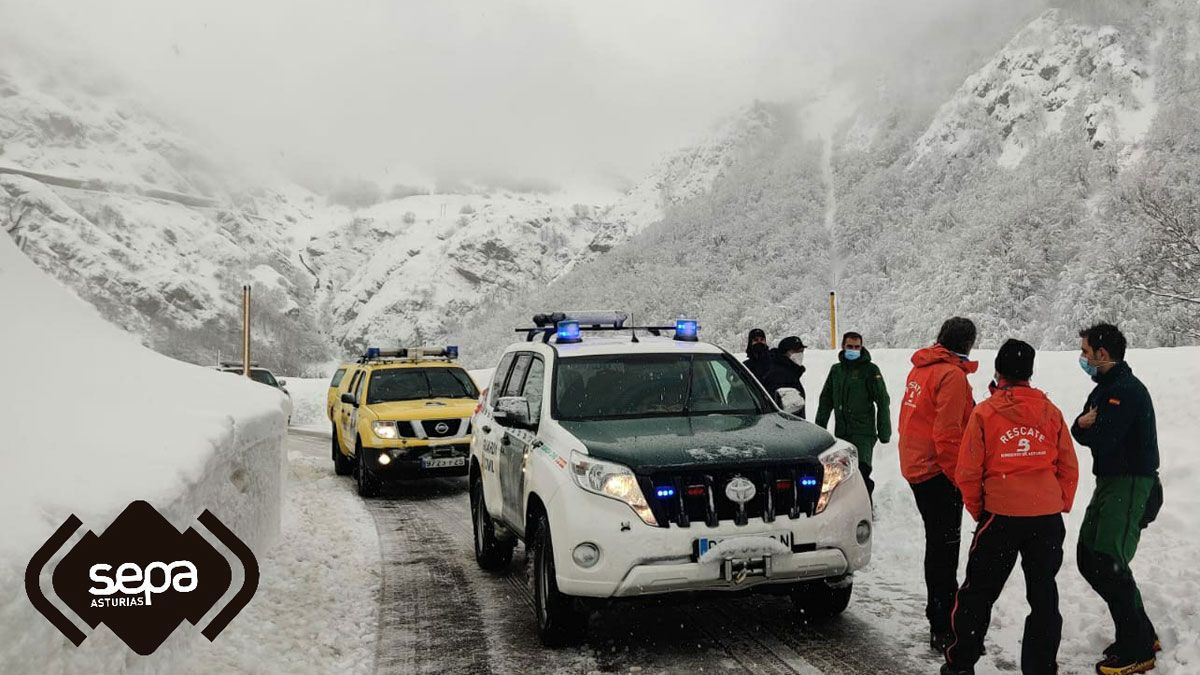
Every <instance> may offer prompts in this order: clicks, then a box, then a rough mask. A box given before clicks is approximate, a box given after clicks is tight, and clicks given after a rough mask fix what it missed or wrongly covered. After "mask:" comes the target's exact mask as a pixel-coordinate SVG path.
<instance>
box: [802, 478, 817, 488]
mask: <svg viewBox="0 0 1200 675" xmlns="http://www.w3.org/2000/svg"><path fill="white" fill-rule="evenodd" d="M816 486H817V479H816V478H813V477H812V476H801V477H800V487H816Z"/></svg>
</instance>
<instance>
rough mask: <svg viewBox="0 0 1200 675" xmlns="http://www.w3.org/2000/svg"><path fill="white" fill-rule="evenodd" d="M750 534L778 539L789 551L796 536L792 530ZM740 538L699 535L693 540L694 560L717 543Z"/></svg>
mask: <svg viewBox="0 0 1200 675" xmlns="http://www.w3.org/2000/svg"><path fill="white" fill-rule="evenodd" d="M750 536H754V537H767V538H770V539H774V540H775V541H778V542H779V543H781V544H783V545H784V546H786V547H788V550H789V551H790V550H792V542H793V541H794V536H793V535H792V533H791V532H767V533H764V534H755V535H750ZM738 538H739V537H736V536H735V537H698V538H697V539H696V540H695V541H693V542H692V561H693V562H694V561H696V560H699V559H700V556H702V555H704V554H705V553H708V550H709V549H710V548H712V547H714V546H716V545H717V544H719V543H721V542H722V541H725V540H726V539H738Z"/></svg>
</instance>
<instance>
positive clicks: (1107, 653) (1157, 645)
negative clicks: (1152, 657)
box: [1104, 636, 1162, 656]
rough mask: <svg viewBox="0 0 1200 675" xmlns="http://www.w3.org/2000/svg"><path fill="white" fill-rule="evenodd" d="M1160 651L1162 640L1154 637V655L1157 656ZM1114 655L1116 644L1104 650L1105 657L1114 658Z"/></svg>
mask: <svg viewBox="0 0 1200 675" xmlns="http://www.w3.org/2000/svg"><path fill="white" fill-rule="evenodd" d="M1161 651H1162V640H1159V639H1158V637H1157V636H1155V638H1154V653H1155V654H1157V653H1159V652H1161ZM1116 653H1117V643H1115V642H1114V643H1112V644H1111V645H1109V646H1107V647H1105V648H1104V655H1105V656H1114V655H1115V654H1116Z"/></svg>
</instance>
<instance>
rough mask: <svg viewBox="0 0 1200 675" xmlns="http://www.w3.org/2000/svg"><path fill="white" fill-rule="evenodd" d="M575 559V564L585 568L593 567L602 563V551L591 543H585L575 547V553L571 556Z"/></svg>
mask: <svg viewBox="0 0 1200 675" xmlns="http://www.w3.org/2000/svg"><path fill="white" fill-rule="evenodd" d="M571 557H572V558H574V559H575V564H576V565H579V566H580V567H583V568H588V567H592V566H593V565H595V564H596V563H598V562H600V549H599V548H597V547H596V545H595V544H593V543H591V542H584V543H582V544H580V545H578V546H576V547H575V552H574V553H572V554H571Z"/></svg>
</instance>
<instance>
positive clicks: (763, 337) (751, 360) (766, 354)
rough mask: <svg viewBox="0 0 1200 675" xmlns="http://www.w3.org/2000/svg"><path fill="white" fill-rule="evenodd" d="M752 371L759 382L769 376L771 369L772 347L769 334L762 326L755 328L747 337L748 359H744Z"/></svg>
mask: <svg viewBox="0 0 1200 675" xmlns="http://www.w3.org/2000/svg"><path fill="white" fill-rule="evenodd" d="M743 363H744V364H745V365H746V367H747V368H749V369H750V372H752V373H754V377H757V378H758V381H759V382H762V381H763V379H764V378H765V377H766V376H767V371H768V370H770V369H771V348H770V347H768V346H767V334H766V332H764V331H763V329H761V328H754V329H752V330H751V331H750V335H749V336H748V337H747V338H746V360H745V361H743Z"/></svg>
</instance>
